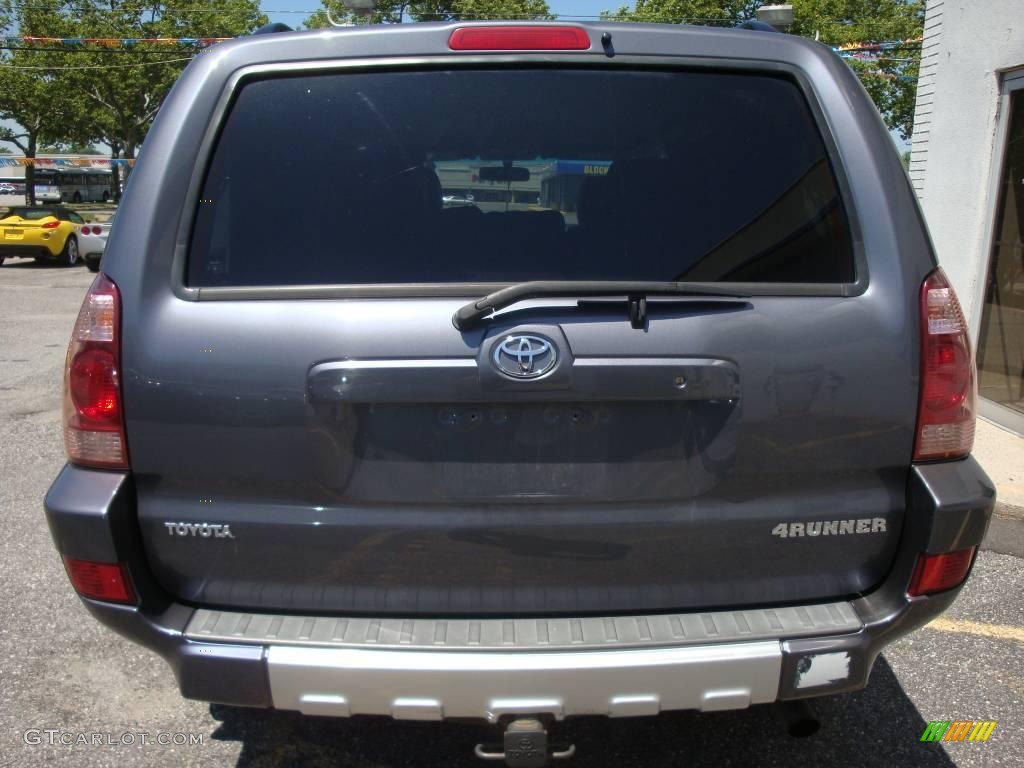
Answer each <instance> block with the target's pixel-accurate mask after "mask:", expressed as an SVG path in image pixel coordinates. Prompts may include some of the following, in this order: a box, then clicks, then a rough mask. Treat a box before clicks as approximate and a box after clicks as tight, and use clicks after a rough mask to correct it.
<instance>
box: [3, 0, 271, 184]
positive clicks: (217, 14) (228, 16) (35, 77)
mask: <svg viewBox="0 0 1024 768" xmlns="http://www.w3.org/2000/svg"><path fill="white" fill-rule="evenodd" d="M266 21H267V18H266V16H265V15H264V14H262V13H261V12H260V10H259V2H258V0H218V1H217V2H215V3H214V2H207V1H206V0H173V1H172V2H169V3H166V4H165V3H162V2H153V1H152V0H71V1H70V2H59V0H32V2H31V3H24V4H20V3H19V4H15V3H12V2H11V0H0V27H3V26H4V25H6V29H8V30H17V34H18V35H31V36H38V37H62V38H114V39H121V38H129V39H137V38H148V37H161V38H205V37H236V36H239V35H244V34H247V33H249V32H251V31H252V30H253V29H255V28H256V27H258V26H260V25H262V24H265V23H266ZM116 52H117V53H119V54H121V55H118V56H111V55H109V54H111V53H112V49H109V48H102V47H97V46H88V45H85V46H82V47H78V48H69V47H66V46H62V47H54V46H47V45H37V46H24V49H19V50H13V51H12V50H7V51H0V118H2V119H9V120H13V121H14V122H15V123H17V125H18V126H19V127H18V128H17V129H0V140H8V141H13V142H14V143H15V144H16V146H18V148H19V149H22V151H24V152H25V153H26V155H28V156H30V157H31V156H34V155H35V152H36V151H37V148H38V146H39V145H40V143H41V142H43V141H45V142H47V143H50V144H72V143H77V144H89V143H92V142H95V141H102V142H104V143H106V144H108V145H109V146H110V147H111V148H112V150H113V155H112V156H114V157H116V156H117V155H118V154H120V153H122V152H123V154H124V156H125V157H126V158H128V159H132V158H134V157H135V153H136V152H137V150H138V148H139V146H140V145H141V144H142V142H143V140H144V139H145V136H146V133H147V132H148V131H149V127H150V125H151V124H152V122H153V118H154V117H155V116H156V113H157V111H158V110H159V109H160V106H161V104H162V103H163V100H164V98H165V97H166V96H167V93H168V92H169V91H170V89H171V86H172V85H173V84H174V81H175V80H176V79H177V78H178V76H179V75H180V74H181V71H182V70H183V69H184V68H185V65H186V64H187V63H188V61H189V60H190V59H191V58H192V57H193V56H194V55H195V54H196V49H195V47H194V46H182V45H178V44H169V45H167V46H159V47H157V46H152V45H144V44H137V45H136V46H135V47H131V48H118V49H117V51H116ZM72 94H74V98H73V103H71V95H72ZM31 167H32V166H29V168H31ZM30 175H31V171H28V172H27V173H26V181H27V182H28V177H29V176H30ZM111 175H112V176H113V177H114V178H113V179H112V185H116V184H117V176H118V173H117V171H115V173H113V174H111ZM26 188H27V190H29V193H30V194H34V186H33V184H31V183H26ZM117 189H118V188H117V186H114V187H113V190H112V191H114V192H115V193H116V191H117Z"/></svg>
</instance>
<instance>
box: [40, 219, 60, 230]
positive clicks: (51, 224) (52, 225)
mask: <svg viewBox="0 0 1024 768" xmlns="http://www.w3.org/2000/svg"><path fill="white" fill-rule="evenodd" d="M59 226H60V222H59V221H48V222H46V223H45V224H43V229H56V228H57V227H59Z"/></svg>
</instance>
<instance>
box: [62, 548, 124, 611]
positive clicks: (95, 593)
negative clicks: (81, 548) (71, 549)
mask: <svg viewBox="0 0 1024 768" xmlns="http://www.w3.org/2000/svg"><path fill="white" fill-rule="evenodd" d="M64 568H65V569H66V570H67V572H68V578H69V579H71V586H73V587H74V588H75V592H77V593H78V594H80V595H81V596H82V597H89V598H92V599H93V600H106V601H107V602H111V603H134V602H136V600H135V590H134V589H133V588H132V580H131V577H130V576H129V575H128V569H127V568H126V567H125V565H124V563H94V562H92V561H91V560H76V559H75V558H73V557H65V558H64Z"/></svg>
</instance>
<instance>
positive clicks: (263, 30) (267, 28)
mask: <svg viewBox="0 0 1024 768" xmlns="http://www.w3.org/2000/svg"><path fill="white" fill-rule="evenodd" d="M294 31H295V30H294V29H292V28H291V27H289V26H288V25H287V24H285V23H283V22H280V21H272V22H270V23H269V24H264V25H263V26H262V27H260V28H259V29H255V30H253V34H254V35H270V34H273V33H274V32H294Z"/></svg>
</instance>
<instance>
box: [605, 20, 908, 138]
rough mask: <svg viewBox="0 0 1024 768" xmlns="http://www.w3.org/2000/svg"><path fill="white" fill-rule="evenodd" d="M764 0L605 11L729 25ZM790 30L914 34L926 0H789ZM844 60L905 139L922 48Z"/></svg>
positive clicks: (855, 37)
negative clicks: (884, 56) (872, 57)
mask: <svg viewBox="0 0 1024 768" xmlns="http://www.w3.org/2000/svg"><path fill="white" fill-rule="evenodd" d="M768 4H770V3H764V2H762V0H636V7H635V8H630V7H628V6H623V7H622V8H620V9H619V10H617V11H607V12H605V13H604V14H603V16H604V17H605V18H607V19H610V20H614V21H644V22H665V23H671V24H683V23H691V24H705V25H722V26H732V25H734V24H736V23H738V22H741V21H745V20H747V19H750V18H753V17H754V14H755V12H756V11H757V9H758V8H759V7H760V6H761V5H768ZM792 5H793V26H792V27H791V28H790V30H789V32H790V34H794V35H801V36H803V37H808V38H811V39H815V40H820V41H821V42H822V43H825V44H827V45H842V44H844V43H857V42H879V41H883V40H900V41H902V40H913V39H915V38H918V37H920V36H921V35H922V34H923V29H924V0H792ZM847 62H848V63H849V64H850V66H851V67H852V68H853V70H854V71H855V72H857V74H858V75H859V76H860V80H861V82H862V83H863V84H864V88H865V89H866V90H867V92H868V93H869V94H870V95H871V98H872V100H873V101H874V102H875V106H876V107H878V111H879V112H881V113H882V116H883V117H884V118H885V122H886V124H887V125H888V126H889V128H890V129H891V130H895V131H897V132H899V134H900V136H901V137H902V138H903V139H904V140H906V139H908V138H910V134H911V132H912V131H913V126H914V101H915V98H916V94H917V74H918V68H919V64H920V48H919V47H918V46H908V47H907V48H905V49H897V50H894V51H889V52H887V58H882V59H880V60H876V61H856V60H851V59H848V60H847Z"/></svg>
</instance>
